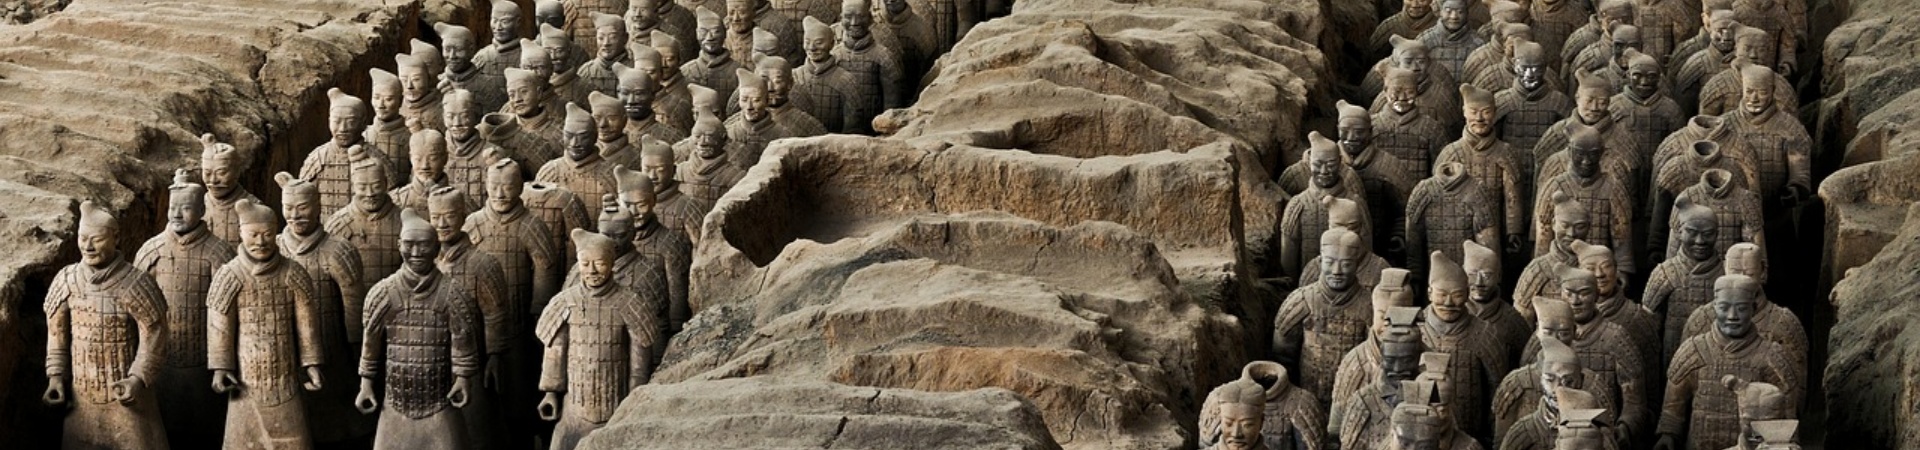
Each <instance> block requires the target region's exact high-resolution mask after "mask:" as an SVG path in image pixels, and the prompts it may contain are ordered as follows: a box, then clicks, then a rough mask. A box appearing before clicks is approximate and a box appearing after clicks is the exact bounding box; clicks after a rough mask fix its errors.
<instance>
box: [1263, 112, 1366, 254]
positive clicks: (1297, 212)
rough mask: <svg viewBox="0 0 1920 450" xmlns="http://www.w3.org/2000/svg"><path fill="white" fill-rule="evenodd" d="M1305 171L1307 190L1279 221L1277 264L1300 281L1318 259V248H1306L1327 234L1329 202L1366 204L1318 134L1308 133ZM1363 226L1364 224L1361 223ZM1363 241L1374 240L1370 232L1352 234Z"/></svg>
mask: <svg viewBox="0 0 1920 450" xmlns="http://www.w3.org/2000/svg"><path fill="white" fill-rule="evenodd" d="M1307 140H1308V142H1310V143H1312V145H1311V146H1310V147H1308V148H1307V155H1306V157H1307V167H1308V170H1310V171H1311V172H1312V177H1311V178H1310V180H1311V181H1310V182H1309V183H1308V186H1307V189H1306V190H1305V191H1301V192H1300V193H1299V194H1296V195H1294V196H1293V199H1292V201H1289V202H1287V208H1286V210H1285V211H1283V212H1282V214H1281V216H1280V217H1281V219H1280V252H1279V256H1280V264H1279V267H1280V268H1281V270H1282V271H1283V272H1284V274H1285V275H1289V276H1293V277H1296V278H1300V277H1301V276H1302V275H1304V272H1306V264H1307V263H1308V262H1309V261H1313V259H1314V258H1316V257H1318V256H1319V255H1320V252H1319V251H1318V249H1317V248H1314V247H1309V246H1307V245H1306V244H1307V242H1310V241H1307V239H1312V238H1311V237H1310V236H1319V235H1320V234H1321V233H1323V232H1325V231H1327V230H1328V229H1329V228H1331V227H1330V226H1329V224H1328V223H1327V222H1326V221H1327V212H1328V211H1327V209H1328V201H1327V199H1328V198H1333V199H1342V200H1347V201H1351V202H1354V203H1355V204H1357V205H1360V206H1362V208H1363V210H1364V205H1366V204H1367V200H1366V193H1365V192H1354V191H1352V190H1351V188H1353V187H1354V185H1355V184H1356V183H1349V182H1346V179H1347V178H1349V177H1352V176H1353V175H1354V173H1353V170H1352V169H1350V168H1348V167H1347V166H1346V165H1345V164H1341V158H1340V153H1339V150H1338V149H1336V148H1335V147H1334V144H1333V141H1330V140H1327V138H1325V137H1321V136H1320V132H1317V131H1315V132H1310V133H1307ZM1363 223H1365V222H1363ZM1352 231H1353V232H1354V233H1356V234H1358V235H1359V236H1360V238H1361V239H1362V240H1368V239H1370V238H1371V237H1372V236H1373V233H1372V231H1371V229H1369V228H1367V227H1364V226H1363V227H1362V228H1360V229H1354V230H1352Z"/></svg>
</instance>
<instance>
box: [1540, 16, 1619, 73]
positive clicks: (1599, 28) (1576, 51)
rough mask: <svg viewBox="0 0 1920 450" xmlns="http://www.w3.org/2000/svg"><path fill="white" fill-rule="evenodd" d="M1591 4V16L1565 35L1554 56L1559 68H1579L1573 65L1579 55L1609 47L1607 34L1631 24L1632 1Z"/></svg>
mask: <svg viewBox="0 0 1920 450" xmlns="http://www.w3.org/2000/svg"><path fill="white" fill-rule="evenodd" d="M1593 3H1594V4H1593V5H1592V6H1593V8H1594V11H1593V15H1592V16H1590V19H1589V20H1587V21H1585V22H1582V23H1581V24H1580V28H1576V29H1574V30H1573V33H1571V34H1568V35H1566V38H1567V39H1566V43H1565V44H1563V45H1562V46H1561V47H1560V53H1559V54H1557V55H1555V56H1557V57H1559V58H1560V59H1559V61H1560V63H1561V65H1560V67H1565V68H1568V70H1569V71H1571V70H1572V68H1574V67H1581V66H1579V65H1576V64H1575V61H1577V60H1579V58H1580V54H1582V53H1585V52H1586V51H1587V50H1588V49H1599V48H1604V47H1606V46H1607V45H1609V44H1610V43H1609V42H1607V33H1611V32H1613V30H1614V27H1617V26H1620V25H1632V24H1633V18H1634V12H1635V11H1634V10H1635V9H1636V7H1637V5H1635V4H1634V0H1600V1H1597V2H1593Z"/></svg>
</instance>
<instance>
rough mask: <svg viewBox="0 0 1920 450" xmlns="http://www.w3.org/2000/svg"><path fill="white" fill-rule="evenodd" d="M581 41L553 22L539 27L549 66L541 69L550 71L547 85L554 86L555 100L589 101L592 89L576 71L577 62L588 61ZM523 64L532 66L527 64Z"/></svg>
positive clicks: (545, 71)
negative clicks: (571, 36)
mask: <svg viewBox="0 0 1920 450" xmlns="http://www.w3.org/2000/svg"><path fill="white" fill-rule="evenodd" d="M589 42H591V41H589ZM579 44H580V42H576V41H574V40H573V39H572V38H570V37H568V36H567V32H566V31H565V30H562V29H559V28H554V27H550V26H542V27H540V48H541V49H543V50H545V51H546V53H547V67H544V68H541V69H539V70H540V71H541V72H543V73H545V74H546V75H547V85H548V87H549V88H551V89H553V96H554V101H555V102H560V103H565V102H574V103H585V102H586V101H587V92H590V89H588V88H587V85H586V84H585V83H581V82H580V75H579V74H576V73H575V72H574V71H575V70H578V69H579V66H577V65H575V64H578V63H584V62H586V58H585V57H584V56H585V55H586V53H585V52H584V51H583V49H582V48H581V47H580V45H579ZM576 60H578V61H577V62H576ZM521 68H524V69H533V67H527V66H526V65H524V64H523V65H522V67H521Z"/></svg>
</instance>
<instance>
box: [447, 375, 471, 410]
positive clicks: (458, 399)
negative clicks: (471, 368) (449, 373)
mask: <svg viewBox="0 0 1920 450" xmlns="http://www.w3.org/2000/svg"><path fill="white" fill-rule="evenodd" d="M447 403H448V404H451V405H453V407H455V408H464V407H466V406H467V377H457V378H454V379H453V389H452V390H449V391H447Z"/></svg>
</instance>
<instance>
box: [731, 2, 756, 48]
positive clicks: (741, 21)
mask: <svg viewBox="0 0 1920 450" xmlns="http://www.w3.org/2000/svg"><path fill="white" fill-rule="evenodd" d="M759 3H760V2H759V1H757V0H727V2H726V8H727V10H726V11H725V12H726V18H725V21H726V26H727V31H728V32H732V33H735V34H746V33H749V32H752V31H753V25H754V22H755V21H757V20H759V17H758V16H757V14H756V13H758V12H759V11H760V5H759ZM735 56H746V55H735Z"/></svg>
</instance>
